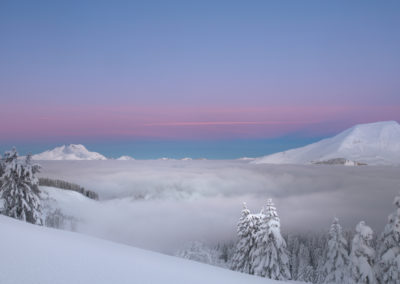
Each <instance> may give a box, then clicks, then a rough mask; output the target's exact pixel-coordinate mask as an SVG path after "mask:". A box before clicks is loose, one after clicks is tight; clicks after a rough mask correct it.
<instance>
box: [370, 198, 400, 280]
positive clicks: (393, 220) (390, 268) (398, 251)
mask: <svg viewBox="0 0 400 284" xmlns="http://www.w3.org/2000/svg"><path fill="white" fill-rule="evenodd" d="M394 205H395V206H396V207H397V208H396V211H395V212H393V214H391V215H389V218H388V223H387V224H386V226H385V230H384V231H383V233H382V235H381V237H380V240H379V248H378V262H377V264H376V277H377V279H378V282H379V283H380V284H389V283H395V284H399V283H400V195H399V196H397V197H396V198H395V199H394Z"/></svg>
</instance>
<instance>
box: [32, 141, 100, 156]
mask: <svg viewBox="0 0 400 284" xmlns="http://www.w3.org/2000/svg"><path fill="white" fill-rule="evenodd" d="M33 159H34V160H107V158H106V157H104V156H103V155H101V154H99V153H96V152H90V151H89V150H88V149H86V147H85V146H83V145H81V144H70V145H63V146H60V147H56V148H54V149H53V150H48V151H45V152H43V153H40V154H36V155H33Z"/></svg>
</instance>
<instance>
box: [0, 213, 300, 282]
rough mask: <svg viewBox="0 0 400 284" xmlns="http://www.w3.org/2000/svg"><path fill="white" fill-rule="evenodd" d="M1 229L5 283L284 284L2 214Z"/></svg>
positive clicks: (0, 267)
mask: <svg viewBox="0 0 400 284" xmlns="http://www.w3.org/2000/svg"><path fill="white" fill-rule="evenodd" d="M0 228H1V234H0V251H1V257H0V283H2V284H24V283H40V284H54V283H58V284H62V283H65V284H71V283H74V284H78V283H84V284H90V283H96V284H102V283H104V284H106V283H107V284H109V283H118V284H123V283H129V284H132V283H141V284H143V283H174V284H176V283H184V284H188V283H191V284H196V283H207V284H212V283H218V284H221V283H231V284H234V283H238V284H239V283H240V284H243V283H248V284H251V283H264V284H265V283H271V284H272V283H284V282H278V281H272V280H267V279H265V278H259V277H255V276H250V275H246V274H242V273H238V272H233V271H230V270H226V269H222V268H217V267H213V266H209V265H205V264H200V263H197V262H192V261H188V260H183V259H180V258H176V257H171V256H166V255H162V254H158V253H153V252H149V251H145V250H141V249H137V248H134V247H130V246H125V245H121V244H117V243H112V242H109V241H104V240H100V239H96V238H92V237H88V236H84V235H80V234H76V233H71V232H66V231H60V230H54V229H48V228H45V227H39V226H34V225H31V224H28V223H24V222H21V221H17V220H14V219H11V218H8V217H5V216H2V215H0ZM290 283H295V282H290Z"/></svg>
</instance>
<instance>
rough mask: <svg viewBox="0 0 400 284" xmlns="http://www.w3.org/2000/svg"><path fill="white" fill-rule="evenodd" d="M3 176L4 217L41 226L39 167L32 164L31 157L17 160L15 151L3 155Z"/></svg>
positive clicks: (1, 190) (1, 192) (0, 189)
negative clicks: (37, 176)
mask: <svg viewBox="0 0 400 284" xmlns="http://www.w3.org/2000/svg"><path fill="white" fill-rule="evenodd" d="M4 162H5V168H4V174H3V176H2V177H1V187H0V194H1V198H2V199H3V210H2V213H3V214H4V215H7V216H10V217H13V218H16V219H20V220H24V221H27V222H30V223H33V224H39V225H42V224H43V221H42V214H41V206H40V197H39V186H38V179H37V178H36V174H37V173H38V172H39V169H40V167H39V165H37V164H34V163H32V159H31V155H28V156H27V157H26V158H25V159H24V160H19V159H18V153H17V151H16V150H15V149H13V150H12V151H11V152H8V153H6V155H5V160H4Z"/></svg>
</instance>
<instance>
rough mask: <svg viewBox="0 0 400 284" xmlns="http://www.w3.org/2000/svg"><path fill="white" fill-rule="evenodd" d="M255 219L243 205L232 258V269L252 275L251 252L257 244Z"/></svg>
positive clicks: (244, 204)
mask: <svg viewBox="0 0 400 284" xmlns="http://www.w3.org/2000/svg"><path fill="white" fill-rule="evenodd" d="M255 230H256V224H255V218H254V217H253V215H252V214H250V210H249V209H247V207H246V203H243V210H242V215H241V217H240V219H239V222H238V225H237V234H238V242H237V244H236V250H235V254H234V255H233V258H232V263H231V269H232V270H235V271H240V272H244V273H251V271H252V269H251V260H250V252H251V250H252V248H253V246H254V242H255Z"/></svg>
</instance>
